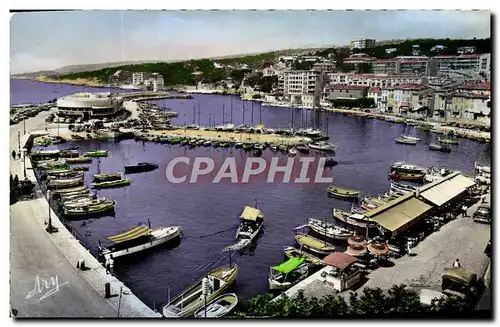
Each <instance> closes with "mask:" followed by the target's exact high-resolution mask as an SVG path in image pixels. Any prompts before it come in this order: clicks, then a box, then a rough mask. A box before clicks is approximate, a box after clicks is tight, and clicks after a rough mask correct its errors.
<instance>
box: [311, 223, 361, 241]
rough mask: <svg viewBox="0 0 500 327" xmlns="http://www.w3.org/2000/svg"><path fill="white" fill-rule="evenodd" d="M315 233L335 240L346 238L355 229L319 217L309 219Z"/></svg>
mask: <svg viewBox="0 0 500 327" xmlns="http://www.w3.org/2000/svg"><path fill="white" fill-rule="evenodd" d="M307 227H309V228H310V229H311V230H313V231H314V232H315V233H317V234H319V235H322V236H324V237H327V238H330V239H333V240H346V239H347V238H349V237H350V236H352V235H353V234H354V232H353V231H351V230H348V229H346V228H342V227H339V226H335V225H334V224H330V223H327V222H325V221H322V220H319V219H313V218H311V219H309V221H308V225H307Z"/></svg>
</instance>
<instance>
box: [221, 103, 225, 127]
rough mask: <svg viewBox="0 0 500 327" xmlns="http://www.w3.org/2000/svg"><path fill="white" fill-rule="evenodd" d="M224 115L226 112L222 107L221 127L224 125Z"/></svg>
mask: <svg viewBox="0 0 500 327" xmlns="http://www.w3.org/2000/svg"><path fill="white" fill-rule="evenodd" d="M225 114H226V111H225V108H224V105H222V125H224V123H225V120H224V116H225Z"/></svg>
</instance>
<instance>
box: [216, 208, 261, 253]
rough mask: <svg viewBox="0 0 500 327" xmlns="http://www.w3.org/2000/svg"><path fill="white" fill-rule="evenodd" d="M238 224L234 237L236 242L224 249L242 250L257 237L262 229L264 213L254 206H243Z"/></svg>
mask: <svg viewBox="0 0 500 327" xmlns="http://www.w3.org/2000/svg"><path fill="white" fill-rule="evenodd" d="M240 219H241V222H240V226H239V227H238V230H237V231H236V239H237V240H238V243H236V244H234V245H232V246H229V247H227V248H226V249H224V251H229V250H242V249H244V248H246V247H247V246H248V245H250V243H251V242H252V241H253V240H254V239H255V238H256V237H257V235H258V234H259V233H260V231H261V230H262V226H263V224H264V215H263V214H262V212H261V211H260V210H259V209H257V208H254V207H251V206H245V209H243V212H242V213H241V215H240Z"/></svg>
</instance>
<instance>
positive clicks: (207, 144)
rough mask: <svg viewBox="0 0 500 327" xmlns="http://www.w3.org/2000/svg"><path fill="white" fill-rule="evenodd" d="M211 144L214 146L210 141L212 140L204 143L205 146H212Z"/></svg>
mask: <svg viewBox="0 0 500 327" xmlns="http://www.w3.org/2000/svg"><path fill="white" fill-rule="evenodd" d="M211 144H212V141H210V140H208V141H204V142H203V146H210V145H211Z"/></svg>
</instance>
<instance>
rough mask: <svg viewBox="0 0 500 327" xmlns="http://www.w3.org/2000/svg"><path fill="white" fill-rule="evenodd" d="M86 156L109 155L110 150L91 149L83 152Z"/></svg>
mask: <svg viewBox="0 0 500 327" xmlns="http://www.w3.org/2000/svg"><path fill="white" fill-rule="evenodd" d="M83 156H84V157H107V156H108V150H96V151H89V152H85V153H84V154H83Z"/></svg>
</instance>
